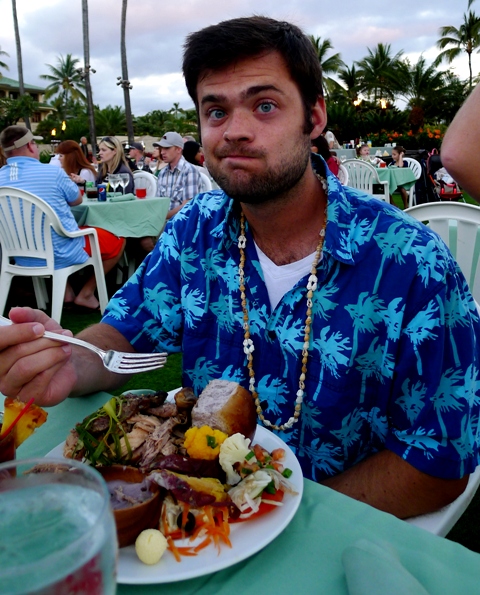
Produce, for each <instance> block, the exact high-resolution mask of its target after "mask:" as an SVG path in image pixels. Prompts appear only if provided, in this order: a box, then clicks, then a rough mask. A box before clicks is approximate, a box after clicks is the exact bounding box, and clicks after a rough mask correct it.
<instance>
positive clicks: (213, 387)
mask: <svg viewBox="0 0 480 595" xmlns="http://www.w3.org/2000/svg"><path fill="white" fill-rule="evenodd" d="M192 426H198V427H201V426H210V427H211V428H213V429H214V430H221V431H222V432H225V434H228V435H229V436H231V435H232V434H236V433H237V432H239V433H240V434H243V435H244V436H245V437H246V438H250V440H253V437H254V436H255V429H256V427H257V414H256V411H255V403H254V402H253V398H252V395H251V394H250V393H249V392H248V391H247V390H246V389H244V388H243V387H242V386H240V385H239V384H238V383H237V382H230V381H229V380H212V381H211V382H209V383H208V384H207V386H206V387H205V389H204V390H203V392H202V393H201V395H200V396H199V397H198V401H197V402H196V404H195V406H194V407H193V409H192Z"/></svg>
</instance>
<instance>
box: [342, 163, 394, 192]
mask: <svg viewBox="0 0 480 595" xmlns="http://www.w3.org/2000/svg"><path fill="white" fill-rule="evenodd" d="M342 165H343V166H344V167H345V169H346V170H347V172H348V186H351V187H352V188H357V190H363V191H364V192H367V193H368V194H371V195H373V196H374V197H375V198H379V199H380V200H384V201H385V202H390V192H389V187H388V186H389V184H388V182H387V181H384V182H382V181H380V178H379V177H378V173H377V170H376V169H375V168H374V167H373V165H371V164H370V163H367V162H366V161H363V159H347V160H346V161H344V162H343V164H342ZM374 184H375V185H377V186H379V187H380V186H381V187H382V192H377V191H376V190H375V189H374V187H373V186H374ZM374 190H375V192H374Z"/></svg>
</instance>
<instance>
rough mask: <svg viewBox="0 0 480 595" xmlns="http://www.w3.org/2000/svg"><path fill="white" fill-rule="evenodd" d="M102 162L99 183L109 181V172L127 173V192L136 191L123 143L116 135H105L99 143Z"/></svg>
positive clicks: (99, 170)
mask: <svg viewBox="0 0 480 595" xmlns="http://www.w3.org/2000/svg"><path fill="white" fill-rule="evenodd" d="M98 153H99V156H100V163H99V166H98V175H97V184H102V183H105V184H106V183H108V174H127V175H128V177H129V180H128V184H127V186H126V187H125V194H129V193H135V185H134V183H133V174H132V170H131V169H130V167H129V165H128V161H127V159H126V157H125V153H124V150H123V146H122V143H121V142H120V141H119V140H118V138H116V137H115V136H104V137H103V138H102V140H101V141H100V143H99V145H98Z"/></svg>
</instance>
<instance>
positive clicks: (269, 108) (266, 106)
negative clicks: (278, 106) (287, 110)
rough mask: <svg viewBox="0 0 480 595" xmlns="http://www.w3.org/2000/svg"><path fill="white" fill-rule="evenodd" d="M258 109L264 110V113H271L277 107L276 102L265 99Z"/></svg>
mask: <svg viewBox="0 0 480 595" xmlns="http://www.w3.org/2000/svg"><path fill="white" fill-rule="evenodd" d="M257 109H258V111H260V112H262V114H269V113H270V112H272V111H273V110H274V109H275V104H274V103H271V102H270V101H264V102H263V103H261V104H260V105H259V106H258V107H257Z"/></svg>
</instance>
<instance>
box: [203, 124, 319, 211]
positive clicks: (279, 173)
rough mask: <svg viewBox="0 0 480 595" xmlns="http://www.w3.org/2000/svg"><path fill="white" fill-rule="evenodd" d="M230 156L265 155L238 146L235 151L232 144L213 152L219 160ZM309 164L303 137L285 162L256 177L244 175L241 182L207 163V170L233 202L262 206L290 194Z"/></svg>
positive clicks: (304, 137)
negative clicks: (232, 154) (231, 154)
mask: <svg viewBox="0 0 480 595" xmlns="http://www.w3.org/2000/svg"><path fill="white" fill-rule="evenodd" d="M229 153H234V154H239V155H245V156H250V157H258V158H262V157H264V155H265V153H264V151H263V150H261V149H257V150H254V151H250V150H249V149H246V148H244V147H243V146H241V145H240V146H239V148H238V149H237V148H235V147H234V146H233V143H232V144H230V145H229V146H228V147H225V148H224V149H220V150H218V151H216V152H215V156H216V157H217V158H218V157H220V158H221V157H222V156H225V155H227V154H229ZM309 160H310V137H309V136H306V135H305V136H303V138H302V140H301V142H299V143H298V144H297V145H296V148H295V150H294V151H293V152H291V153H290V154H289V155H288V158H287V159H284V160H283V161H281V162H280V163H279V164H278V165H276V166H275V167H270V168H269V169H267V170H266V171H264V172H261V173H258V174H247V173H246V172H245V176H243V179H242V177H241V176H235V174H233V175H231V176H230V175H228V174H225V173H224V172H222V171H221V170H220V167H218V168H217V167H216V165H213V166H211V165H210V164H209V163H208V162H207V168H208V171H209V173H210V175H211V176H212V178H213V179H214V180H215V182H216V183H217V184H218V185H219V186H220V188H221V189H222V190H223V191H224V192H225V193H226V194H227V195H228V196H230V197H231V198H233V200H234V201H235V202H243V203H247V204H262V203H265V202H269V201H273V200H275V199H277V198H279V197H280V196H283V195H285V194H286V193H287V192H288V191H289V190H291V189H292V188H293V187H294V186H295V185H296V184H297V183H298V182H299V181H300V179H301V178H302V176H303V175H304V173H305V170H306V169H307V166H308V163H309Z"/></svg>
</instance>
